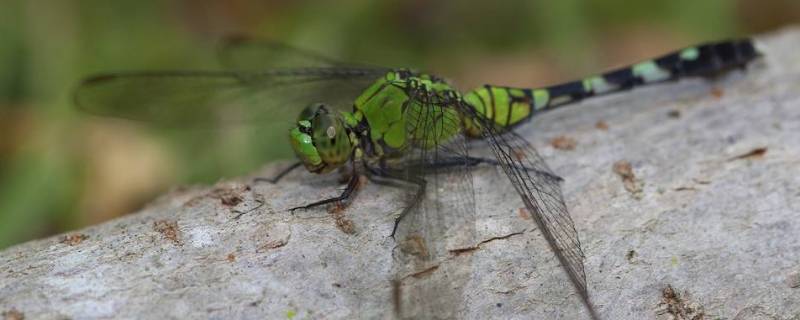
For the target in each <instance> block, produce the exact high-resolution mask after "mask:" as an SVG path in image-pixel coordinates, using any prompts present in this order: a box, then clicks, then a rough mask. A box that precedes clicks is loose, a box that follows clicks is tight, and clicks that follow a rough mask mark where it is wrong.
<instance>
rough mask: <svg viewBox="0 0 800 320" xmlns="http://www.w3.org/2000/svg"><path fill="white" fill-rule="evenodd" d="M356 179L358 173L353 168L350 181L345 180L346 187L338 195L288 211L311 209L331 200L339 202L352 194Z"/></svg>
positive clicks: (357, 178)
mask: <svg viewBox="0 0 800 320" xmlns="http://www.w3.org/2000/svg"><path fill="white" fill-rule="evenodd" d="M358 180H359V175H358V174H357V173H356V172H355V169H354V170H353V174H352V176H350V181H349V182H347V187H346V188H345V189H344V192H342V194H340V195H339V196H338V197H333V198H330V199H325V200H320V201H317V202H313V203H309V204H307V205H304V206H299V207H294V208H291V209H289V211H291V212H294V211H295V210H299V209H303V210H306V209H311V208H313V207H318V206H321V205H324V204H328V203H332V202H336V203H341V202H342V201H345V200H347V199H349V198H350V197H351V196H352V195H353V191H355V190H356V188H358Z"/></svg>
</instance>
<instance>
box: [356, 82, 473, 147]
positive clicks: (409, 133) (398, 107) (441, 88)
mask: <svg viewBox="0 0 800 320" xmlns="http://www.w3.org/2000/svg"><path fill="white" fill-rule="evenodd" d="M457 101H461V98H460V95H459V94H458V92H457V91H456V90H455V89H454V88H453V87H452V86H451V85H449V84H448V83H446V82H444V81H443V80H440V79H437V78H435V77H432V76H430V75H427V74H416V73H412V72H409V71H402V70H401V71H391V72H389V73H387V74H386V76H384V77H383V78H381V79H378V80H376V81H375V82H374V83H373V84H372V85H371V86H370V87H369V88H367V89H366V90H365V91H364V92H363V93H362V94H361V95H360V96H359V97H358V98H356V100H355V102H354V108H353V113H352V114H349V113H348V114H345V115H344V116H345V123H346V124H347V125H348V126H349V127H350V128H356V130H357V128H363V130H362V132H359V134H361V135H365V136H366V138H367V140H368V143H370V148H363V149H366V151H367V154H366V156H373V157H374V156H377V157H381V156H398V155H402V153H403V152H404V151H405V150H407V149H408V148H409V147H417V148H431V147H433V146H436V145H439V144H442V143H446V142H447V141H448V140H450V139H452V138H453V137H455V136H456V135H457V134H458V133H459V132H460V129H461V123H462V121H461V116H460V115H459V113H458V111H457V110H458V108H457V107H456V106H455V103H456V102H457ZM362 147H365V146H362Z"/></svg>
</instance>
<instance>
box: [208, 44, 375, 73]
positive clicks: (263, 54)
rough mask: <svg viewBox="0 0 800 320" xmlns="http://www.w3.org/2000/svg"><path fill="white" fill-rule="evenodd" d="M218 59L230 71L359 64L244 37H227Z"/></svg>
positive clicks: (351, 65)
mask: <svg viewBox="0 0 800 320" xmlns="http://www.w3.org/2000/svg"><path fill="white" fill-rule="evenodd" d="M218 56H219V61H220V63H221V64H222V66H223V67H225V68H228V69H233V70H268V69H275V68H298V67H304V68H307V67H317V68H319V67H359V66H360V67H363V65H359V64H354V63H347V62H342V61H338V60H335V59H332V58H329V57H326V56H324V55H322V54H319V53H316V52H313V51H310V50H304V49H300V48H295V47H292V46H289V45H287V44H284V43H281V42H275V41H270V40H266V39H252V38H248V37H242V36H237V37H228V38H226V39H225V40H224V41H223V42H222V45H221V46H220V48H219V52H218Z"/></svg>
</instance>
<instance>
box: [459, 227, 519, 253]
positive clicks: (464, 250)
mask: <svg viewBox="0 0 800 320" xmlns="http://www.w3.org/2000/svg"><path fill="white" fill-rule="evenodd" d="M523 233H525V230H522V231H520V232H513V233H509V234H507V235H504V236H497V237H491V238H489V239H486V240H483V241H481V242H479V243H478V244H477V245H474V246H471V247H466V248H459V249H452V250H449V251H450V253H451V254H453V255H455V256H460V255H463V254H467V253H471V252H473V251H476V250H478V249H480V248H481V247H482V246H483V245H484V244H487V243H489V242H492V241H496V240H505V239H508V238H511V237H513V236H518V235H521V234H523Z"/></svg>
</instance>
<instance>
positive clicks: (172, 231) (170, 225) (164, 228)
mask: <svg viewBox="0 0 800 320" xmlns="http://www.w3.org/2000/svg"><path fill="white" fill-rule="evenodd" d="M153 229H154V230H155V231H157V232H158V233H160V234H161V235H162V236H164V238H166V239H167V240H170V241H172V242H173V243H175V244H181V240H180V230H179V229H178V223H177V222H176V221H171V220H158V221H155V222H153Z"/></svg>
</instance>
